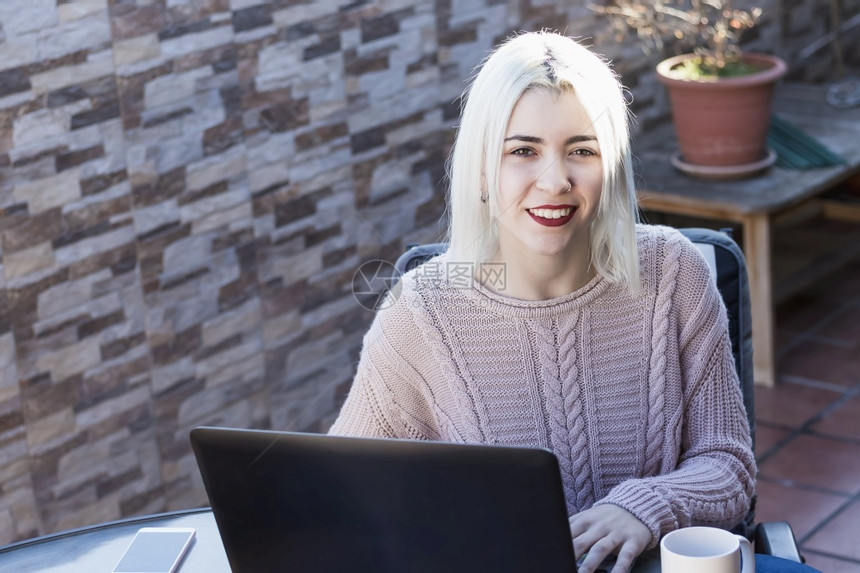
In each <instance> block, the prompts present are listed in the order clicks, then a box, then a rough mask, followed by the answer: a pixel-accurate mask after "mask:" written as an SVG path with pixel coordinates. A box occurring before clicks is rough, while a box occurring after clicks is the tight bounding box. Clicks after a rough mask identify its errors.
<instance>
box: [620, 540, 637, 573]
mask: <svg viewBox="0 0 860 573" xmlns="http://www.w3.org/2000/svg"><path fill="white" fill-rule="evenodd" d="M642 549H644V547H639V544H638V543H632V542H627V543H625V544H624V545H622V546H621V550H620V551H619V552H618V555H617V556H616V558H615V567H613V568H612V573H627V572H628V571H630V569H631V568H632V567H633V562H634V561H635V560H636V558H637V557H638V556H639V554H640V553H641V552H642Z"/></svg>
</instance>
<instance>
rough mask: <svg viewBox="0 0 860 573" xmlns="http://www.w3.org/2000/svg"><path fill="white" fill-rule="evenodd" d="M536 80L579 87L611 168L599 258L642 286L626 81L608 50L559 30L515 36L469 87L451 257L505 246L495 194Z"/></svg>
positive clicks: (456, 156)
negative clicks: (521, 107) (604, 54)
mask: <svg viewBox="0 0 860 573" xmlns="http://www.w3.org/2000/svg"><path fill="white" fill-rule="evenodd" d="M533 88H539V89H548V90H550V91H552V92H554V93H561V92H565V91H571V92H574V93H575V94H576V96H577V99H578V100H579V102H580V104H581V105H582V107H583V109H584V110H585V113H586V114H587V115H588V118H589V120H590V121H591V124H592V126H593V128H594V132H595V136H596V137H597V144H598V146H599V148H600V157H601V166H602V170H603V186H602V191H601V196H600V203H599V206H598V211H597V216H596V217H595V220H594V222H593V223H592V225H591V229H590V233H589V236H590V249H591V253H590V257H591V264H592V266H593V267H594V269H595V270H596V272H597V273H598V274H600V275H601V276H603V277H604V278H606V279H607V280H609V281H611V282H618V283H620V282H626V283H627V284H628V285H629V286H630V288H631V290H632V291H635V290H638V286H639V257H638V253H637V250H636V221H637V219H638V211H637V206H636V191H635V186H634V183H633V169H632V167H631V157H630V132H629V124H628V122H629V111H628V108H627V102H626V100H625V98H624V88H623V87H622V85H621V83H620V82H619V81H618V78H617V77H616V75H615V74H614V72H613V71H612V69H611V68H610V67H609V65H608V64H607V63H606V62H605V61H604V60H603V59H602V58H601V57H600V56H598V55H596V54H595V53H593V52H591V51H590V50H588V49H587V48H585V47H584V46H582V45H580V44H579V43H577V42H576V41H575V40H573V39H571V38H568V37H566V36H562V35H560V34H556V33H551V32H530V33H525V34H521V35H518V36H515V37H513V38H511V39H509V40H507V41H506V42H505V43H504V44H502V45H501V46H499V47H498V48H497V49H496V50H495V51H494V52H493V53H492V54H491V55H490V57H489V58H488V59H487V60H486V61H485V62H484V63H483V66H482V67H481V68H480V72H479V73H478V74H477V75H476V76H474V77H473V80H472V82H471V85H470V86H469V87H468V88H467V89H466V91H465V92H464V94H463V100H464V102H465V103H464V104H463V105H462V113H461V116H460V126H459V129H458V133H457V139H456V142H455V144H454V147H453V149H452V151H451V157H450V160H449V165H448V169H449V177H450V188H449V191H448V193H449V197H448V204H449V209H450V213H449V217H450V218H449V228H448V242H449V243H450V246H449V250H448V256H449V260H456V261H461V262H473V263H479V262H482V261H486V260H488V259H489V258H490V257H492V256H493V255H494V254H495V252H496V249H497V248H498V231H497V227H496V223H495V221H496V218H497V217H498V214H499V213H498V205H497V202H496V201H495V200H494V196H495V194H496V190H497V189H498V187H499V181H498V180H499V166H500V164H501V158H502V146H503V141H504V138H505V131H506V130H507V124H508V121H509V119H510V117H511V113H512V112H513V109H514V106H515V105H516V103H517V102H518V101H519V99H520V97H521V96H522V95H523V93H524V92H525V91H526V90H529V89H533ZM488 196H489V200H487V201H486V202H483V201H482V197H484V198H486V197H488Z"/></svg>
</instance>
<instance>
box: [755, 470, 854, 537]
mask: <svg viewBox="0 0 860 573" xmlns="http://www.w3.org/2000/svg"><path fill="white" fill-rule="evenodd" d="M756 492H757V493H758V502H757V503H756V512H755V513H756V516H755V517H756V521H757V522H764V521H787V522H788V523H789V524H790V525H791V529H792V530H794V536H795V537H796V538H797V539H802V538H803V537H804V536H805V535H806V534H807V533H809V532H810V531H812V530H813V529H814V528H815V526H817V525H818V524H819V523H821V522H822V521H823V520H825V519H827V518H828V517H830V516H831V515H832V514H833V512H834V511H836V510H837V509H839V508H840V507H842V505H843V504H845V500H846V498H844V497H841V496H837V495H830V494H826V493H820V492H817V491H810V490H807V489H801V488H797V487H786V486H784V485H781V484H778V483H773V482H768V481H764V480H758V482H757V483H756Z"/></svg>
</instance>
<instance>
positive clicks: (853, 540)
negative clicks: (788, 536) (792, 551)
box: [803, 501, 860, 561]
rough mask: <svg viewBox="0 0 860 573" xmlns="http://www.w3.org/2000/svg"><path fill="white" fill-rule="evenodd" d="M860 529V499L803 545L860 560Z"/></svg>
mask: <svg viewBox="0 0 860 573" xmlns="http://www.w3.org/2000/svg"><path fill="white" fill-rule="evenodd" d="M858 531H860V501H855V502H854V503H852V504H851V505H850V506H848V508H846V509H845V510H844V511H842V512H840V513H839V515H837V516H836V517H834V518H833V519H832V520H831V521H830V522H829V523H828V524H827V525H825V526H824V528H822V529H820V530H819V531H818V532H817V533H816V534H815V535H813V536H812V537H810V538H809V539H808V540H807V541H805V542H804V544H803V545H804V546H806V547H809V548H811V549H817V550H819V551H823V552H825V553H832V554H835V555H844V556H846V557H850V558H851V559H855V560H857V561H860V543H858Z"/></svg>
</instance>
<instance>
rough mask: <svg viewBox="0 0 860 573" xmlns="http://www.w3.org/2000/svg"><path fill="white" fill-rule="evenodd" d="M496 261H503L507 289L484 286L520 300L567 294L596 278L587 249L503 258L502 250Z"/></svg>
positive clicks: (487, 284)
mask: <svg viewBox="0 0 860 573" xmlns="http://www.w3.org/2000/svg"><path fill="white" fill-rule="evenodd" d="M493 262H496V263H504V265H505V269H504V272H505V282H504V288H500V286H499V285H498V283H495V284H490V283H488V282H484V286H486V287H487V288H489V289H490V290H493V291H495V292H497V293H499V294H501V295H504V296H509V297H512V298H518V299H521V300H548V299H553V298H558V297H561V296H565V295H568V294H570V293H572V292H574V291H576V290H578V289H580V288H582V287H584V286H585V285H586V284H588V282H589V281H590V280H591V279H593V278H594V276H595V272H594V269H593V268H592V267H591V265H590V264H589V260H588V252H587V250H585V252H584V253H578V252H577V253H573V254H571V253H567V252H566V253H562V254H559V255H534V254H533V255H530V256H529V257H503V256H501V252H499V253H497V254H496V256H495V257H494V258H493Z"/></svg>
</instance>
